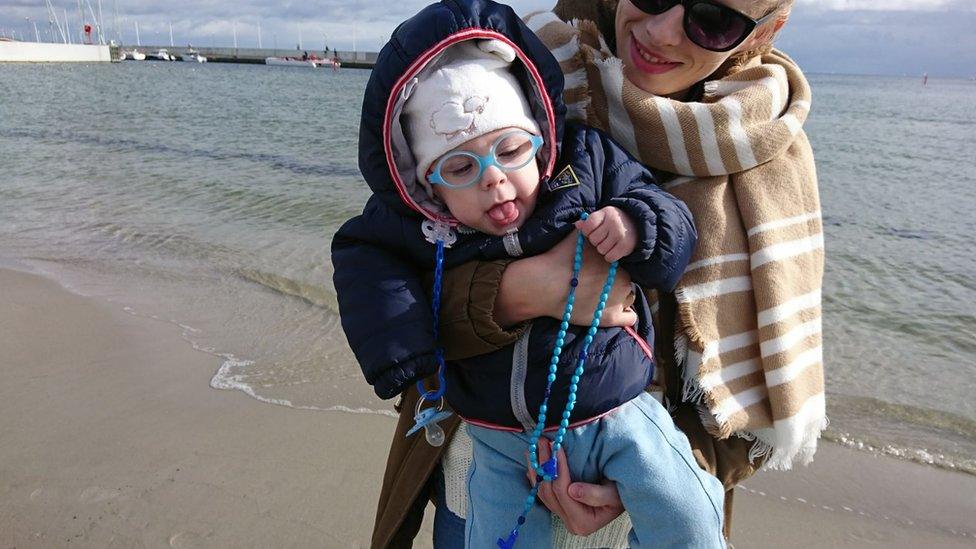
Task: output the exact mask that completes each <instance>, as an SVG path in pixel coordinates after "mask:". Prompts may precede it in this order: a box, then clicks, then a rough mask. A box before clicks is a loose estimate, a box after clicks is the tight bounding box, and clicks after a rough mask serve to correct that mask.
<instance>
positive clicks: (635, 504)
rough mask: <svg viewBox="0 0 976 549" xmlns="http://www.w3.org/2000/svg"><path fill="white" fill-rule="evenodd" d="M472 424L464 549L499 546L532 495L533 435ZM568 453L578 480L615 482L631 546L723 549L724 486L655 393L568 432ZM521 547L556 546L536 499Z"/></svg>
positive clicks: (565, 441) (546, 514) (549, 523)
mask: <svg viewBox="0 0 976 549" xmlns="http://www.w3.org/2000/svg"><path fill="white" fill-rule="evenodd" d="M466 427H467V429H468V434H469V435H470V436H471V439H472V441H473V446H474V457H473V462H472V464H471V469H470V473H469V476H468V516H467V520H466V521H465V522H466V525H465V547H467V548H469V549H472V548H473V549H480V548H489V549H496V548H497V544H496V540H498V538H502V539H505V538H507V537H508V535H509V532H511V530H512V528H514V527H515V525H516V520H517V518H518V516H519V514H520V513H521V512H522V509H523V505H524V502H525V498H526V496H528V494H529V485H528V482H527V481H526V477H525V471H526V457H525V456H526V453H527V451H528V444H529V438H530V434H529V433H512V432H506V431H498V430H492V429H487V428H484V427H479V426H475V425H471V424H466ZM554 435H555V433H546V436H549V437H550V438H551V437H552V436H554ZM563 448H564V449H565V451H566V456H567V458H568V462H569V463H568V464H569V471H570V478H571V479H572V480H573V481H583V482H599V481H600V480H601V479H604V478H606V479H609V480H611V481H613V482H615V483H616V485H617V490H618V491H619V492H620V499H621V501H622V502H623V504H624V508H625V509H627V512H628V513H629V514H630V518H631V522H632V524H633V529H632V530H631V531H630V535H629V544H630V547H632V548H638V547H655V548H659V547H681V548H687V547H695V548H702V549H707V548H713V547H714V548H724V547H725V540H724V538H723V537H722V517H723V513H722V504H723V501H724V496H725V493H724V489H723V488H722V483H721V482H719V481H718V479H717V478H715V477H713V476H712V475H709V474H708V473H706V472H705V471H704V470H702V469H701V468H700V467H699V466H698V464H697V463H696V462H695V458H694V456H693V455H692V453H691V446H690V445H689V444H688V439H687V437H685V435H684V434H683V433H682V432H681V431H679V430H678V428H677V427H676V426H675V425H674V422H673V421H672V420H671V416H670V415H669V414H668V412H667V410H665V409H664V407H663V406H661V404H660V403H658V401H657V400H655V399H654V397H652V396H651V395H649V394H647V393H642V394H641V395H640V396H639V397H637V398H635V399H634V400H632V401H630V402H628V403H627V404H624V405H623V406H621V407H620V408H618V409H616V410H614V411H613V412H612V413H611V414H608V415H607V416H605V417H603V418H601V419H599V420H596V421H593V422H590V423H587V424H585V425H582V426H580V427H577V428H574V429H569V430H567V431H566V435H565V438H564V439H563ZM515 546H516V547H524V548H537V547H551V546H552V521H551V518H550V516H549V510H548V509H546V507H545V506H544V505H543V504H542V503H541V502H540V501H539V500H538V499H537V500H536V503H535V505H534V506H533V507H532V510H531V511H530V512H529V514H528V515H527V516H526V520H525V524H524V525H523V526H522V527H521V528H520V529H519V535H518V541H517V543H516V545H515Z"/></svg>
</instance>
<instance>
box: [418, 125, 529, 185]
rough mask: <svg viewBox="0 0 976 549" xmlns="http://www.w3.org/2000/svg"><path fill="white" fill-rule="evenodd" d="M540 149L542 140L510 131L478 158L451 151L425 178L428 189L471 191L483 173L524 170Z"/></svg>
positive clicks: (470, 154)
mask: <svg viewBox="0 0 976 549" xmlns="http://www.w3.org/2000/svg"><path fill="white" fill-rule="evenodd" d="M539 147H542V137H541V136H538V135H532V134H531V133H529V132H527V131H525V130H512V131H510V132H506V133H504V134H502V135H501V136H500V137H499V138H498V139H496V140H495V142H494V143H492V144H491V148H490V149H488V154H486V155H484V156H478V155H476V154H474V153H472V152H469V151H453V152H449V153H447V154H445V155H444V156H442V157H441V159H440V160H438V161H437V164H435V165H434V169H433V172H432V173H431V174H430V175H429V176H427V181H429V182H430V184H431V185H444V186H445V187H448V188H451V189H463V188H465V187H470V186H471V185H474V184H475V183H476V182H478V181H480V180H481V176H482V175H484V173H485V170H487V169H488V168H490V167H491V166H497V167H498V169H500V170H501V171H503V172H510V171H513V170H518V169H521V168H524V167H525V166H527V165H528V164H529V162H532V161H533V160H534V159H535V153H537V152H538V151H539Z"/></svg>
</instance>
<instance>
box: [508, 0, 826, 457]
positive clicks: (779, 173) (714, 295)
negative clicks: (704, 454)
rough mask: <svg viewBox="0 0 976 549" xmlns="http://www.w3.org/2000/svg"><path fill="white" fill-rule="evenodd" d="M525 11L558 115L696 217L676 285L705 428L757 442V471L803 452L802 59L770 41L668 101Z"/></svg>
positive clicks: (816, 402) (817, 293)
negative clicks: (653, 178)
mask: <svg viewBox="0 0 976 549" xmlns="http://www.w3.org/2000/svg"><path fill="white" fill-rule="evenodd" d="M526 21H527V23H528V25H529V27H530V28H532V29H533V30H534V31H536V32H537V33H538V34H539V36H540V38H541V39H542V40H543V42H545V43H546V44H547V45H548V46H549V48H550V49H551V50H552V52H553V55H555V57H556V58H557V60H558V61H559V62H560V65H561V67H562V70H563V73H564V74H565V76H566V91H565V94H564V100H565V102H566V105H567V107H568V110H569V118H572V119H576V120H582V121H585V122H586V123H587V124H589V125H591V126H595V127H598V128H602V129H604V130H606V131H607V132H608V133H610V135H612V136H613V137H614V138H615V139H616V140H617V141H618V142H620V143H621V144H622V145H623V146H624V147H625V148H626V149H627V150H629V151H630V152H631V153H632V154H634V155H635V156H637V157H638V158H639V159H640V160H641V161H642V162H643V163H644V164H646V165H648V166H650V167H652V168H655V169H657V170H662V171H665V172H668V173H670V174H676V177H675V178H674V179H672V180H670V181H667V182H665V183H664V185H663V186H664V188H665V189H667V190H668V191H669V192H671V193H672V194H674V195H675V196H677V197H678V198H680V199H681V200H684V201H685V202H686V203H687V204H688V207H689V208H690V209H691V212H692V213H693V214H694V217H695V223H696V225H697V227H698V229H699V232H700V238H699V242H698V246H697V248H696V250H695V254H694V256H693V257H692V260H691V264H690V265H689V266H688V269H687V270H686V271H685V274H684V276H683V277H682V278H681V281H680V282H679V284H678V288H677V290H676V291H675V295H676V298H677V300H678V305H679V307H678V308H679V310H678V317H679V318H678V323H679V325H678V327H677V329H676V334H677V337H676V342H675V343H676V348H677V349H678V352H677V355H678V356H677V360H678V362H679V364H683V372H684V379H683V381H684V399H685V400H687V401H693V402H697V403H699V405H700V411H701V413H702V418H703V423H704V424H705V426H706V427H707V428H708V429H709V431H710V432H712V434H713V435H715V436H716V437H718V438H725V437H728V436H730V435H733V434H735V435H738V436H743V437H746V438H750V439H751V438H753V437H755V438H757V439H758V442H757V444H755V445H754V447H753V454H754V455H755V454H768V459H767V461H766V466H767V467H770V468H776V469H788V468H790V467H791V466H792V464H793V463H794V462H797V461H798V462H801V463H807V462H809V461H810V460H811V459H812V457H813V453H814V452H815V450H816V444H817V439H818V438H819V436H820V432H821V431H822V430H823V428H824V427H825V426H826V416H825V409H824V378H823V358H822V354H823V353H822V345H821V285H822V279H823V264H824V248H823V228H822V222H821V215H820V200H819V196H818V192H817V178H816V171H815V168H814V163H813V153H812V150H811V148H810V145H809V142H808V141H807V138H806V135H805V134H804V132H803V129H802V126H803V123H804V121H805V120H806V117H807V114H808V113H809V110H810V88H809V85H808V84H807V82H806V79H805V78H804V77H803V74H802V73H801V72H800V69H799V68H798V67H797V66H796V65H795V64H794V63H793V61H792V60H790V59H789V58H788V57H786V56H785V55H784V54H782V53H779V52H776V51H773V52H771V53H769V54H767V55H763V56H762V57H761V58H759V57H757V58H755V59H754V60H753V61H752V62H751V63H747V64H746V65H745V66H744V68H743V69H742V70H740V71H738V72H735V73H734V74H732V75H728V76H725V77H723V78H721V79H718V80H714V81H708V82H706V83H705V90H704V96H703V97H702V99H701V100H700V101H699V102H681V101H674V100H670V99H666V98H662V97H657V96H654V95H651V94H649V93H647V92H645V91H643V90H641V89H639V88H638V87H636V86H635V85H634V84H632V83H630V82H629V81H628V80H627V79H626V78H624V75H623V71H622V65H621V61H620V60H619V59H616V58H615V57H614V56H613V55H612V54H611V53H610V52H609V51H608V48H607V45H606V43H605V42H604V41H603V38H602V37H601V35H600V33H599V31H598V30H597V27H596V25H595V24H593V23H592V22H589V21H578V22H573V23H572V24H568V23H564V22H562V21H560V20H559V19H558V18H557V17H556V16H555V15H554V14H552V13H551V12H542V13H537V14H532V15H529V16H528V17H526ZM750 457H754V456H750Z"/></svg>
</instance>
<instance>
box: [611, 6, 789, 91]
mask: <svg viewBox="0 0 976 549" xmlns="http://www.w3.org/2000/svg"><path fill="white" fill-rule="evenodd" d="M715 1H717V2H720V3H722V4H724V5H726V6H728V7H730V8H732V9H734V10H736V11H739V12H742V13H744V14H746V15H748V16H749V17H751V18H753V19H759V18H760V17H762V16H764V15H766V14H767V13H769V11H771V10H772V8H773V7H774V6H775V5H776V4H775V3H774V2H766V1H756V0H715ZM763 10H765V11H763ZM684 15H685V8H684V6H682V5H681V4H677V5H675V6H674V7H672V8H671V9H669V10H667V11H665V12H664V13H660V14H657V15H651V14H648V13H645V12H643V11H641V10H640V9H638V8H637V7H636V6H634V4H633V3H631V1H630V0H620V3H619V4H618V5H617V17H616V23H615V31H616V37H617V57H619V58H620V59H621V60H623V64H624V74H625V75H626V76H627V79H628V80H630V82H631V83H633V84H634V85H636V86H637V87H639V88H641V89H642V90H644V91H647V92H650V93H653V94H655V95H660V96H668V97H673V98H675V99H684V98H685V97H684V95H685V93H686V92H687V91H688V89H689V88H691V87H692V86H694V85H695V84H696V83H698V82H700V81H702V80H704V79H705V78H706V77H707V76H708V75H710V74H712V73H713V72H715V70H717V69H718V68H719V67H720V66H722V64H723V63H725V61H726V60H728V58H729V57H731V56H732V55H733V54H735V53H738V52H740V51H745V50H748V49H751V48H754V47H756V46H757V45H759V44H760V43H761V42H762V41H764V40H769V39H770V38H771V37H772V34H773V32H774V31H773V29H774V28H778V27H779V26H782V23H783V22H782V21H776V18H775V17H774V18H771V20H770V21H768V22H766V23H764V24H763V25H761V26H759V27H757V28H756V29H755V30H753V32H752V34H751V35H750V36H749V37H748V38H747V39H746V40H745V41H743V42H742V43H741V44H739V45H738V46H737V47H736V48H735V49H733V50H731V51H727V52H713V51H708V50H706V49H704V48H702V47H701V46H698V45H696V44H695V43H694V42H692V41H691V40H689V39H688V36H687V35H686V34H685V31H684V27H683V24H682V20H683V18H684Z"/></svg>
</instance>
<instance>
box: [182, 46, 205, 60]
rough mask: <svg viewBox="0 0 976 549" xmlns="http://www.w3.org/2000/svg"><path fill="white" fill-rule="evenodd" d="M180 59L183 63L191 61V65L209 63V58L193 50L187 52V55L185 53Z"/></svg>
mask: <svg viewBox="0 0 976 549" xmlns="http://www.w3.org/2000/svg"><path fill="white" fill-rule="evenodd" d="M180 59H182V60H183V61H189V62H191V63H206V62H207V58H206V57H204V56H202V55H200V52H198V51H197V50H193V49H190V50H186V53H184V54H183V55H181V56H180Z"/></svg>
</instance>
